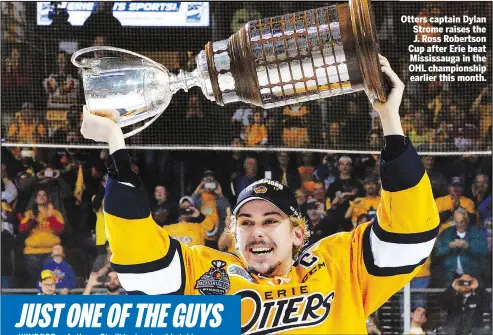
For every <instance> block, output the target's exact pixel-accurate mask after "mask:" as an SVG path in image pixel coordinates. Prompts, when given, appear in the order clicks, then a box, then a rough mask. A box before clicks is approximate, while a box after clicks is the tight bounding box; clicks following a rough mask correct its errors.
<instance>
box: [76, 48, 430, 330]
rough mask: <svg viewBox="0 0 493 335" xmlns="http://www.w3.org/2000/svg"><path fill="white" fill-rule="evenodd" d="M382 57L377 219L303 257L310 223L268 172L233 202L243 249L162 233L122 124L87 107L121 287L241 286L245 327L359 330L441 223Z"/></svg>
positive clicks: (232, 289)
mask: <svg viewBox="0 0 493 335" xmlns="http://www.w3.org/2000/svg"><path fill="white" fill-rule="evenodd" d="M380 63H381V65H382V71H383V72H384V73H385V74H386V75H387V77H388V78H389V79H390V80H391V82H392V87H393V88H392V91H391V93H390V94H389V97H388V100H387V102H385V103H381V102H378V101H376V102H373V108H374V109H375V110H376V111H377V112H378V113H379V114H380V118H381V121H382V127H383V131H384V135H385V140H386V146H385V148H384V150H383V151H382V157H381V159H382V163H381V176H382V187H383V190H382V199H381V204H380V206H379V208H378V211H377V217H376V218H375V219H374V220H373V221H372V222H369V223H367V224H361V225H359V226H358V227H356V228H355V229H354V230H353V231H352V232H350V233H340V234H336V235H333V236H330V237H328V238H324V239H322V240H320V241H319V242H317V243H315V244H314V245H313V246H311V247H309V248H308V249H306V250H305V251H304V252H303V253H302V254H301V255H300V256H299V255H298V253H299V250H300V249H301V248H302V247H303V243H304V241H305V239H306V237H307V235H308V232H307V229H306V226H305V224H306V221H305V219H304V218H303V217H302V216H301V215H300V213H299V210H298V208H297V203H296V199H295V197H294V195H293V192H292V191H291V190H290V189H289V188H288V187H287V186H285V185H282V184H281V183H280V182H278V181H273V180H267V179H262V180H259V181H257V182H255V183H253V184H251V185H249V186H248V187H246V188H245V189H244V190H243V191H242V192H241V193H240V194H239V196H238V201H237V204H236V205H235V207H234V208H233V211H232V215H231V227H230V231H231V233H232V234H234V236H235V239H236V246H237V254H238V255H239V256H236V255H233V254H228V253H222V252H219V251H216V250H213V249H210V248H207V247H203V246H195V247H193V248H188V247H186V246H184V245H182V244H181V243H179V242H178V241H176V240H174V239H172V238H170V237H169V235H168V234H167V233H166V231H165V230H163V229H162V228H160V227H159V226H158V225H157V224H156V223H155V222H154V221H153V220H152V216H151V213H150V209H149V204H148V202H147V195H146V191H145V190H144V189H143V187H142V182H141V181H140V179H139V178H138V176H137V175H136V174H134V173H133V172H132V170H131V168H130V165H131V164H130V158H129V155H128V154H127V152H126V151H125V150H124V148H125V141H124V138H123V135H122V131H121V129H120V128H119V127H118V126H116V124H115V123H114V122H113V121H111V120H110V119H105V118H102V117H99V116H95V115H93V114H91V113H89V111H88V110H87V109H85V111H84V122H83V125H82V129H81V132H82V134H83V135H84V137H86V138H89V139H92V140H95V141H100V142H106V143H108V144H109V147H110V154H111V155H110V156H109V159H108V160H107V166H108V176H109V178H108V185H107V189H106V196H105V200H104V211H105V221H106V228H107V232H108V240H109V241H110V245H111V250H112V251H113V255H112V258H111V263H112V268H113V269H114V270H115V271H116V272H118V277H119V279H120V282H121V284H122V286H123V287H124V288H125V289H126V290H127V292H129V293H144V294H187V295H188V294H237V295H239V296H241V300H242V306H241V311H242V316H241V323H242V324H241V330H242V333H243V334H268V333H280V332H285V331H286V332H290V333H292V332H298V333H299V332H303V333H305V334H342V333H344V334H363V333H365V332H366V326H365V321H366V318H367V317H368V315H370V314H371V313H372V312H373V311H375V310H376V309H377V308H378V307H380V306H381V305H382V304H383V303H384V302H385V301H386V300H387V299H388V298H390V297H391V296H392V295H393V294H394V293H395V292H397V291H398V290H399V289H401V288H402V287H403V286H404V285H405V284H406V283H407V282H409V281H410V280H411V278H413V276H414V275H415V274H416V272H417V268H418V267H419V265H421V264H423V263H424V261H425V260H426V258H427V257H428V255H429V254H430V252H431V250H432V248H433V244H434V241H435V237H436V234H437V232H438V224H439V216H438V211H437V209H436V205H435V202H434V199H433V195H432V191H431V186H430V181H429V179H428V176H427V175H426V173H425V170H424V168H423V165H422V163H421V160H420V158H419V156H418V155H417V153H416V151H415V150H414V148H413V146H412V145H411V143H410V142H409V141H408V139H407V138H405V137H404V136H403V131H402V127H401V123H400V118H399V113H398V112H399V105H400V102H401V99H402V93H403V90H404V85H403V83H402V82H401V81H400V79H399V78H398V77H397V75H396V74H395V72H394V71H393V70H392V69H391V68H390V65H389V63H388V61H387V59H386V58H384V57H382V56H380ZM410 213H412V214H410Z"/></svg>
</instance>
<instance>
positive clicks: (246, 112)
mask: <svg viewBox="0 0 493 335" xmlns="http://www.w3.org/2000/svg"><path fill="white" fill-rule="evenodd" d="M253 107H254V106H246V105H240V106H239V107H238V108H237V109H236V110H235V112H234V114H233V117H232V119H231V125H232V130H233V136H234V137H241V138H245V133H244V130H245V129H247V128H248V126H249V125H250V119H251V116H252V114H253Z"/></svg>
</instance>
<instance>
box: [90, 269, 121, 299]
mask: <svg viewBox="0 0 493 335" xmlns="http://www.w3.org/2000/svg"><path fill="white" fill-rule="evenodd" d="M96 286H104V287H105V288H106V292H104V293H92V290H93V289H94V288H95V287H96ZM120 288H121V285H120V280H119V279H118V275H117V273H116V272H115V271H113V270H110V271H109V272H108V275H107V278H102V277H101V275H100V274H99V273H98V272H91V274H90V275H89V279H88V280H87V285H86V288H85V289H84V292H83V293H82V295H120Z"/></svg>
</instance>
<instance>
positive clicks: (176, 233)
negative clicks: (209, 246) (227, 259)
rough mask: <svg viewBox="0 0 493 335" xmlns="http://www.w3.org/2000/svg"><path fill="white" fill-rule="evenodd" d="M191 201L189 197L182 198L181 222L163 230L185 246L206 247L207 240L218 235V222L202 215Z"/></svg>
mask: <svg viewBox="0 0 493 335" xmlns="http://www.w3.org/2000/svg"><path fill="white" fill-rule="evenodd" d="M190 201H191V199H190V198H188V197H184V198H182V199H181V200H180V203H181V204H180V214H181V215H180V220H179V222H178V223H175V224H171V225H167V226H163V228H164V229H165V230H166V231H167V232H168V234H169V235H170V236H171V237H173V238H174V239H176V240H178V241H180V242H181V243H183V244H185V245H188V246H194V245H206V241H207V239H210V238H213V237H214V235H215V234H217V232H216V231H217V228H216V226H215V225H216V222H215V221H214V220H213V218H212V217H210V216H205V215H204V214H202V213H201V212H200V211H199V210H198V209H197V208H196V207H195V206H194V205H193V204H192V203H191V202H190ZM215 249H217V246H215Z"/></svg>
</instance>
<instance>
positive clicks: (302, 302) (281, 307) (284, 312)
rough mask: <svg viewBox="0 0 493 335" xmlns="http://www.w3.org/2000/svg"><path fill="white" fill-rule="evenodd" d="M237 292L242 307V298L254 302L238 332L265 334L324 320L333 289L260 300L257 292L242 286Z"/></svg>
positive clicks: (330, 302) (312, 324)
mask: <svg viewBox="0 0 493 335" xmlns="http://www.w3.org/2000/svg"><path fill="white" fill-rule="evenodd" d="M303 288H305V291H307V290H306V286H303V287H301V290H303ZM283 292H285V291H283ZM236 294H237V295H239V296H241V301H242V310H243V307H244V306H243V302H246V303H247V304H248V305H250V304H251V305H252V306H253V307H252V308H253V310H252V313H251V317H250V318H249V320H248V321H247V322H245V323H244V324H242V325H241V333H242V334H250V335H253V334H254V335H264V334H271V333H277V332H281V331H286V330H292V329H295V328H309V327H315V326H317V325H319V324H321V323H323V322H324V321H325V320H326V319H327V317H328V316H329V314H330V308H331V306H332V301H333V300H334V295H335V292H334V291H332V292H330V293H328V294H326V295H325V296H324V295H323V294H322V293H320V292H313V293H310V294H308V292H306V293H305V294H303V295H298V296H294V297H289V298H283V299H275V300H267V301H263V300H262V297H261V296H260V294H259V293H258V292H256V291H253V290H243V291H239V292H237V293H236ZM247 301H248V302H247ZM247 308H248V307H247ZM248 309H249V308H248Z"/></svg>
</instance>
